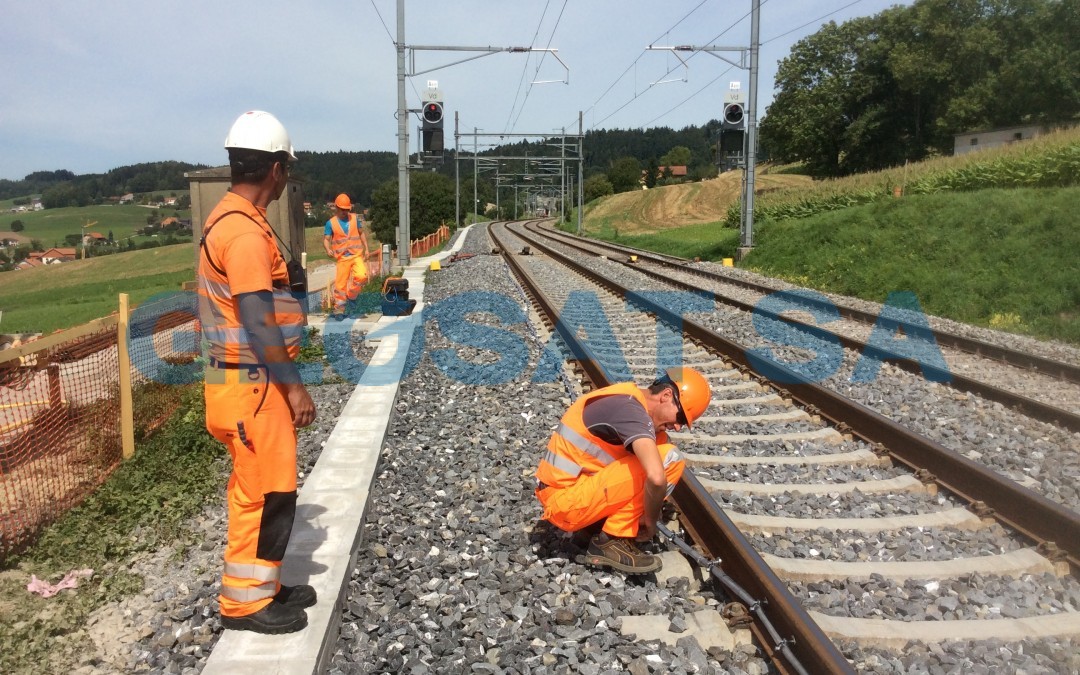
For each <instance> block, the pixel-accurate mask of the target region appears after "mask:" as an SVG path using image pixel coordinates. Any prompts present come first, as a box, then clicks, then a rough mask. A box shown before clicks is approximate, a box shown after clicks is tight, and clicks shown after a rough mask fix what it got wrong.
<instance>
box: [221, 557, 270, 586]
mask: <svg viewBox="0 0 1080 675" xmlns="http://www.w3.org/2000/svg"><path fill="white" fill-rule="evenodd" d="M225 576H227V577H236V578H238V579H254V580H255V581H273V582H277V580H278V579H280V578H281V568H280V567H271V566H270V565H254V564H250V563H248V564H241V563H232V562H228V561H226V563H225Z"/></svg>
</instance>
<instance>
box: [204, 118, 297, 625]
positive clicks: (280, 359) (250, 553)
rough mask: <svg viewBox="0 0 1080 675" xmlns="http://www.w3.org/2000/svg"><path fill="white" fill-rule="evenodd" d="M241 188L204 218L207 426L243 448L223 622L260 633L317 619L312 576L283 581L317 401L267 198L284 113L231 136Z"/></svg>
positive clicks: (283, 136)
mask: <svg viewBox="0 0 1080 675" xmlns="http://www.w3.org/2000/svg"><path fill="white" fill-rule="evenodd" d="M225 147H226V148H228V151H229V166H230V168H231V173H232V188H231V189H230V191H229V192H227V193H226V194H225V196H224V197H223V198H222V200H221V202H220V203H218V205H217V206H216V207H215V208H214V210H213V211H212V212H211V213H210V216H209V217H208V218H207V220H206V224H205V225H204V227H203V235H202V240H201V241H200V252H199V263H198V287H199V319H200V321H201V323H202V328H203V334H204V336H205V337H206V339H207V341H208V343H209V364H208V366H207V368H206V385H205V393H206V428H207V429H208V430H209V431H210V433H211V434H213V435H214V437H215V438H217V439H218V440H219V441H221V442H222V443H224V444H225V446H226V447H227V448H228V450H229V454H230V455H231V456H232V461H233V471H232V475H231V476H230V477H229V486H228V504H229V536H228V541H227V543H226V546H225V566H224V570H223V574H222V578H221V595H220V604H221V623H222V625H223V626H224V627H225V628H229V629H234V630H251V631H255V632H258V633H290V632H293V631H297V630H300V629H302V628H304V627H305V626H306V625H307V613H306V612H304V608H305V607H310V606H311V605H314V604H315V601H316V597H315V589H313V588H312V587H311V586H308V585H297V586H282V585H281V561H282V558H283V557H284V555H285V547H286V546H287V545H288V543H289V536H290V534H291V532H292V526H293V518H294V515H295V513H296V428H297V427H304V426H307V425H309V424H311V422H312V421H314V419H315V405H314V403H312V400H311V396H309V395H308V392H307V389H305V388H304V385H303V383H302V382H301V380H300V373H299V371H298V370H297V368H296V365H295V364H294V363H293V359H295V358H296V356H297V355H298V353H299V349H300V338H301V336H302V332H303V326H304V323H305V319H304V314H303V311H302V308H301V306H300V303H299V301H298V300H297V299H296V298H295V297H294V296H293V295H291V294H290V293H289V277H288V273H287V272H286V268H285V259H284V258H282V256H281V253H280V252H279V251H278V248H277V246H276V245H275V243H274V236H273V234H272V229H271V226H270V224H269V223H268V222H267V220H266V207H267V205H269V204H270V202H272V201H274V200H275V199H277V198H278V197H279V196H281V192H282V190H283V189H284V188H285V185H286V183H287V182H288V177H289V163H290V162H291V161H292V160H294V159H295V155H294V154H293V147H292V142H291V141H290V140H289V136H288V134H287V133H286V132H285V128H284V127H283V126H282V125H281V123H280V122H279V121H278V120H277V119H276V118H275V117H274V116H273V115H271V114H269V113H266V112H261V111H252V112H247V113H244V114H243V115H241V116H240V117H239V119H237V120H236V122H235V124H233V126H232V128H231V129H230V130H229V135H228V137H227V138H226V139H225Z"/></svg>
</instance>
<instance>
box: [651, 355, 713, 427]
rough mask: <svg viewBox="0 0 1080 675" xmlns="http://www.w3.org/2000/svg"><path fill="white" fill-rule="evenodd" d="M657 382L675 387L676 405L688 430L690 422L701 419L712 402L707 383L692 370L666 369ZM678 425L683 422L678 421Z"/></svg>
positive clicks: (703, 377) (710, 390) (700, 375)
mask: <svg viewBox="0 0 1080 675" xmlns="http://www.w3.org/2000/svg"><path fill="white" fill-rule="evenodd" d="M657 382H666V383H669V384H673V385H675V392H676V394H677V396H676V403H677V404H678V406H679V410H681V411H682V414H683V417H684V418H685V424H686V428H688V429H689V428H691V427H690V425H691V423H692V422H694V421H695V420H697V418H699V417H701V415H702V413H704V412H705V409H706V408H708V407H709V401H711V400H712V389H711V388H710V387H709V381H708V380H706V379H705V376H704V375H702V374H701V373H699V372H698V371H696V370H694V369H693V368H668V369H667V370H666V371H664V376H663V377H661V378H660V379H659V380H657ZM680 423H683V420H680Z"/></svg>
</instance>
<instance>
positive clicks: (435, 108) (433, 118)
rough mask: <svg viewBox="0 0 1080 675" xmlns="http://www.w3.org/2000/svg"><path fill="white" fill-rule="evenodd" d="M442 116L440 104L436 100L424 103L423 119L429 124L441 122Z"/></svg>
mask: <svg viewBox="0 0 1080 675" xmlns="http://www.w3.org/2000/svg"><path fill="white" fill-rule="evenodd" d="M442 118H443V107H442V104H441V103H439V102H437V101H428V102H427V103H425V104H424V121H425V122H428V123H430V124H436V123H438V122H441V121H442Z"/></svg>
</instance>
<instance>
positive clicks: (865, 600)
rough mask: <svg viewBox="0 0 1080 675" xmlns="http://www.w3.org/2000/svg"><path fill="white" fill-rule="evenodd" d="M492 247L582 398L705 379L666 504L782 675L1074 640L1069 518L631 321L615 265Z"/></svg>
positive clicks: (643, 320)
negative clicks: (588, 393)
mask: <svg viewBox="0 0 1080 675" xmlns="http://www.w3.org/2000/svg"><path fill="white" fill-rule="evenodd" d="M491 236H492V237H493V239H494V240H495V241H496V243H497V245H498V246H499V247H500V248H501V249H502V251H503V252H504V256H505V257H506V259H507V261H508V263H509V264H510V265H511V267H512V268H513V269H514V270H515V275H516V276H517V277H518V278H519V279H520V280H521V283H522V285H523V287H524V288H525V290H526V293H527V294H528V295H529V296H530V297H531V298H532V299H533V301H534V303H535V304H536V306H537V307H538V310H537V311H538V313H539V314H540V316H541V317H544V318H543V321H544V322H545V324H546V325H547V326H548V330H550V331H551V332H552V333H553V334H557V335H558V336H559V340H560V341H561V343H562V344H563V348H564V350H565V351H566V353H567V354H569V355H570V358H571V360H572V361H573V362H574V364H575V365H576V366H577V367H578V369H579V370H580V372H581V373H582V377H583V379H584V380H586V381H587V382H588V383H589V384H586V385H584V386H586V387H588V386H603V385H604V384H606V383H607V382H608V381H612V380H614V381H619V380H625V379H635V380H637V381H647V380H649V379H651V378H652V377H653V376H654V375H655V374H656V372H657V369H658V368H660V367H663V366H667V365H674V363H673V362H671V359H676V360H677V361H676V362H678V361H681V362H682V363H685V364H686V365H690V366H693V367H695V368H698V369H699V370H701V371H702V372H704V373H705V374H706V375H707V377H709V379H710V382H711V384H712V386H713V388H714V400H713V403H712V405H711V407H710V410H709V411H707V413H706V416H705V417H703V418H702V419H701V420H699V422H698V424H697V427H698V431H697V433H696V434H693V435H688V434H673V438H674V439H675V442H676V443H677V444H678V445H679V447H680V449H681V450H682V451H684V452H685V453H686V454H687V456H688V459H689V461H690V463H691V465H692V466H693V467H694V476H688V478H686V479H684V481H683V483H682V484H681V485H680V486H679V488H677V490H676V492H675V495H674V498H675V501H676V504H677V506H678V509H679V511H680V515H681V518H680V522H681V524H682V527H683V528H684V530H685V531H686V532H687V533H688V534H689V535H690V537H691V538H692V539H693V541H695V542H696V544H697V545H698V546H699V547H700V548H701V549H703V550H704V551H705V552H706V554H707V555H708V556H709V557H718V558H720V559H722V560H723V561H724V562H723V564H722V566H721V567H722V568H723V570H724V572H725V573H726V574H727V575H728V576H729V577H730V579H731V580H733V582H734V583H735V584H736V585H737V586H739V587H741V588H743V589H745V591H746V593H747V595H748V597H750V598H753V599H755V600H756V601H758V602H760V603H762V604H760V605H756V606H752V607H751V608H750V609H751V610H760V611H761V612H762V613H763V615H764V619H765V620H764V621H759V622H758V623H757V624H755V626H756V630H757V634H758V638H759V640H760V641H761V644H762V646H763V648H764V649H765V651H766V652H769V653H774V654H775V655H777V658H778V660H777V663H778V665H780V667H781V668H783V669H791V670H795V671H799V670H800V669H803V670H805V671H808V672H833V671H837V670H843V669H850V668H851V665H850V663H849V660H850V661H852V662H856V661H859V659H862V658H864V657H865V655H866V654H867V653H870V654H871V656H872V655H873V654H872V652H873V650H874V649H884V648H893V649H895V648H897V647H898V646H902V645H905V644H908V643H909V642H914V643H920V644H927V643H929V644H936V643H938V642H940V641H943V640H960V641H966V642H968V643H971V644H975V645H978V644H981V643H982V642H985V641H986V640H999V641H1006V642H1009V641H1024V640H1044V639H1058V638H1062V637H1064V638H1066V639H1068V638H1069V636H1075V635H1078V634H1080V614H1078V613H1077V612H1076V611H1075V610H1076V605H1077V604H1078V603H1080V584H1078V583H1077V581H1076V579H1075V577H1074V576H1071V575H1070V573H1075V571H1076V569H1077V563H1078V560H1080V549H1078V547H1080V516H1078V515H1077V514H1076V512H1075V511H1073V510H1072V509H1070V508H1066V507H1065V506H1063V505H1061V504H1058V503H1055V502H1053V501H1051V500H1049V499H1047V498H1046V497H1043V496H1041V495H1039V494H1036V493H1034V492H1032V491H1031V490H1028V489H1026V488H1024V487H1023V486H1022V485H1020V484H1019V483H1017V482H1015V481H1012V480H1009V479H1008V478H1006V477H1003V476H1002V475H1000V474H998V473H996V472H995V471H992V470H990V469H987V468H986V467H984V466H982V465H981V464H978V463H976V462H974V461H972V460H970V459H968V458H966V457H964V456H962V455H960V454H957V453H956V452H952V451H950V450H949V449H947V448H945V447H943V446H942V445H940V444H939V443H937V442H935V441H934V440H932V439H930V438H927V437H925V436H923V435H922V434H920V433H919V432H918V431H916V430H912V429H909V428H906V427H905V426H903V425H901V424H898V423H897V422H895V421H892V420H890V419H888V418H886V417H884V416H882V415H880V414H878V413H875V412H874V411H872V410H869V409H868V408H866V407H865V406H861V405H859V404H857V403H855V402H853V401H851V400H849V399H846V398H844V397H843V396H840V395H838V394H836V393H835V392H832V391H830V390H829V389H826V388H825V387H822V386H820V385H819V384H817V383H815V382H812V381H810V380H809V379H808V378H806V377H801V378H800V377H798V374H797V373H791V372H787V373H785V372H784V371H783V370H782V369H772V370H771V371H770V373H771V374H773V375H776V374H777V373H780V374H781V375H783V376H784V378H783V379H784V380H785V382H784V384H783V385H782V386H776V385H773V384H772V383H770V382H769V381H768V380H767V379H766V378H764V377H762V376H761V375H760V374H758V373H755V372H754V371H753V366H754V365H755V363H754V361H753V360H751V359H748V358H747V356H746V354H747V347H746V346H745V345H738V344H735V343H733V342H731V341H730V340H727V339H726V338H724V337H723V336H721V335H718V334H717V333H716V332H715V331H713V330H710V328H709V327H708V326H706V325H702V324H704V323H706V322H701V323H696V322H695V321H694V320H691V319H689V318H685V317H686V316H689V314H687V313H685V312H681V311H680V310H679V309H678V308H671V307H665V306H663V304H655V303H650V302H649V300H648V298H647V297H642V296H647V295H648V294H647V293H638V298H637V299H636V300H634V303H633V304H632V305H629V306H628V303H627V300H626V297H627V293H628V292H629V291H630V289H628V288H627V287H626V286H625V285H623V284H622V283H620V282H619V281H617V280H616V278H617V277H620V276H621V277H623V278H624V280H625V278H626V277H627V276H628V275H636V272H630V271H627V270H626V266H625V265H622V264H621V263H615V262H612V261H611V260H601V259H599V258H597V257H595V254H593V255H592V257H591V259H590V260H588V261H582V260H575V259H574V257H573V256H571V255H567V254H563V253H560V252H559V251H557V250H555V248H556V247H554V246H551V245H550V244H546V243H543V242H541V241H540V240H539V239H538V238H537V235H536V234H535V233H532V234H530V233H528V232H526V231H525V230H524V229H523V228H519V227H513V228H511V227H502V226H498V227H495V228H493V230H492V232H491ZM525 246H528V247H529V252H530V253H532V254H533V255H517V254H516V253H517V252H518V251H522V250H523V249H524V247H525ZM538 253H539V254H540V255H536V254H538ZM567 268H569V269H570V270H572V271H569V272H568V271H567ZM636 278H637V279H638V280H640V283H641V286H639V287H637V288H636V289H635V290H638V291H641V290H642V288H644V289H646V290H647V291H653V292H663V290H664V289H665V288H667V289H670V286H666V287H665V286H663V285H661V284H660V283H659V280H657V279H646V278H645V277H642V276H640V275H638V276H637V277H636ZM624 283H625V281H624ZM653 297H654V298H655V297H657V296H653ZM642 310H645V311H642ZM699 311H700V310H699ZM672 326H681V331H678V330H675V329H673V328H672ZM751 604H752V605H753V603H751ZM920 605H921V606H922V607H923V608H922V609H921V610H919V609H918V608H917V606H920ZM920 612H921V613H920ZM1001 614H1004V616H1003V617H1002V616H1001ZM777 636H779V639H777ZM826 636H828V637H829V638H832V640H829V639H826ZM786 652H790V653H789V654H786Z"/></svg>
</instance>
